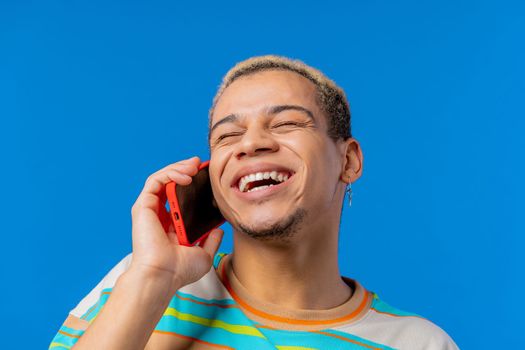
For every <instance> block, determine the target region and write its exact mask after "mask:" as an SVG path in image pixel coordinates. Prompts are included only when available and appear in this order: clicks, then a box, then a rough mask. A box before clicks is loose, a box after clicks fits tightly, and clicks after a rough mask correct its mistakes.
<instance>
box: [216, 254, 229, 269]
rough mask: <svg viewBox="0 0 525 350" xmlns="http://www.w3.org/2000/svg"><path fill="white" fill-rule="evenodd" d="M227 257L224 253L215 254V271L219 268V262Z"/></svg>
mask: <svg viewBox="0 0 525 350" xmlns="http://www.w3.org/2000/svg"><path fill="white" fill-rule="evenodd" d="M225 255H227V253H222V252H219V253H217V254H215V257H213V267H214V268H215V269H217V268H218V267H219V262H220V261H221V259H222V258H223V257H224V256H225Z"/></svg>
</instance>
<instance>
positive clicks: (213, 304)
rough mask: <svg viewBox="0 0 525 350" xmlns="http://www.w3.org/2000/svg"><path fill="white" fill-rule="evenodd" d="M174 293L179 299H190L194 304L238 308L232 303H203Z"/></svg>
mask: <svg viewBox="0 0 525 350" xmlns="http://www.w3.org/2000/svg"><path fill="white" fill-rule="evenodd" d="M175 295H176V296H177V298H179V299H181V300H187V301H191V302H194V303H195V304H200V305H205V306H217V307H222V308H224V309H229V308H238V306H237V305H233V304H230V305H224V304H217V303H205V302H203V301H198V300H195V299H191V298H188V297H183V296H181V295H179V294H177V293H175Z"/></svg>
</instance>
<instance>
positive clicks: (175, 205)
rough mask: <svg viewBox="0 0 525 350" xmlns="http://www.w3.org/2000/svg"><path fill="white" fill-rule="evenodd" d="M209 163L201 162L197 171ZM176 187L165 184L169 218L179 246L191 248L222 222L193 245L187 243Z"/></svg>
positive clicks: (203, 239)
mask: <svg viewBox="0 0 525 350" xmlns="http://www.w3.org/2000/svg"><path fill="white" fill-rule="evenodd" d="M209 163H210V161H209V160H207V161H205V162H202V163H201V164H200V165H199V170H201V169H204V168H205V167H207V166H208V165H209ZM176 186H177V184H176V183H175V182H169V183H168V184H166V196H167V197H168V204H169V206H170V216H171V220H172V221H173V226H174V227H175V232H176V233H177V238H178V239H179V244H181V245H185V246H190V247H191V246H194V245H196V244H197V243H199V242H201V241H202V243H204V241H206V238H207V237H208V235H209V234H210V232H211V231H213V230H214V229H216V228H217V227H219V226H220V225H222V224H223V223H224V221H223V222H221V223H219V224H218V225H217V226H215V227H213V228H212V229H211V230H210V231H208V232H206V233H205V234H204V235H202V237H200V238H199V239H197V240H196V241H195V242H194V243H193V244H191V243H190V242H189V241H188V237H187V235H186V227H185V226H184V221H183V220H182V215H181V210H180V207H179V201H178V200H177V192H176V191H175V189H176Z"/></svg>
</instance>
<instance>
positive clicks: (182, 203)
mask: <svg viewBox="0 0 525 350" xmlns="http://www.w3.org/2000/svg"><path fill="white" fill-rule="evenodd" d="M209 163H210V161H209V160H208V161H205V162H202V163H201V164H200V165H199V171H198V173H197V174H196V175H195V176H193V177H192V180H191V183H190V184H189V185H186V186H183V185H177V184H176V183H175V182H169V183H168V184H167V185H166V196H167V197H168V204H169V208H170V216H171V219H172V221H173V226H174V227H175V232H176V233H177V237H178V239H179V243H180V244H181V245H185V246H194V245H196V244H197V243H199V242H201V241H203V240H205V239H206V238H207V237H208V235H209V234H210V232H211V231H212V230H213V229H214V228H217V227H219V226H220V225H222V224H223V223H224V221H225V219H224V217H223V216H222V214H221V212H220V211H219V208H217V206H216V204H215V200H214V199H213V192H212V190H211V182H210V173H209V171H208V165H209Z"/></svg>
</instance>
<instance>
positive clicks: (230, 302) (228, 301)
mask: <svg viewBox="0 0 525 350" xmlns="http://www.w3.org/2000/svg"><path fill="white" fill-rule="evenodd" d="M176 294H178V295H180V296H181V297H184V298H190V299H192V300H196V301H200V302H202V303H206V304H221V305H233V304H235V301H234V300H233V299H230V298H227V299H203V298H199V297H197V296H195V295H193V294H189V293H184V292H181V291H180V290H179V291H177V292H176ZM175 300H180V299H179V298H176V299H175ZM172 301H173V300H172Z"/></svg>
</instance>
